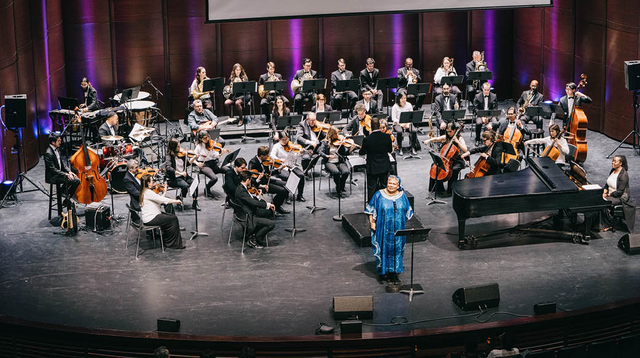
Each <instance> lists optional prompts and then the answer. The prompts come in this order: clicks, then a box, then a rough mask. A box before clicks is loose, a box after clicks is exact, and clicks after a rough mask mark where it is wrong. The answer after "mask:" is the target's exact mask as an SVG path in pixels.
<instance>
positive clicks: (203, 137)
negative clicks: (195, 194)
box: [189, 131, 225, 199]
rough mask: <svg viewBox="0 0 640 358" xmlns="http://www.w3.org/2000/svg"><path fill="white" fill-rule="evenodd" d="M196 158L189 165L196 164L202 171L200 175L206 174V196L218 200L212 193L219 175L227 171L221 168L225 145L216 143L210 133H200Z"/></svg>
mask: <svg viewBox="0 0 640 358" xmlns="http://www.w3.org/2000/svg"><path fill="white" fill-rule="evenodd" d="M196 143H197V144H196V149H195V150H194V151H195V154H196V155H195V156H194V157H193V158H191V160H189V163H191V164H193V163H195V164H196V165H197V166H198V168H199V169H200V173H202V174H204V176H206V177H207V178H209V181H208V182H207V185H206V187H205V189H204V194H205V196H210V197H212V198H214V199H217V197H216V195H214V194H213V193H212V192H211V188H212V187H213V186H214V185H215V184H216V183H217V182H218V175H217V174H220V173H224V172H225V170H224V169H222V168H220V156H221V155H222V152H223V151H224V150H225V149H223V148H222V147H223V144H221V143H216V142H215V141H214V140H213V139H211V137H210V136H209V132H207V131H200V132H198V137H197V141H196Z"/></svg>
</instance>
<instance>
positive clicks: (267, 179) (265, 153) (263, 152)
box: [248, 146, 289, 215]
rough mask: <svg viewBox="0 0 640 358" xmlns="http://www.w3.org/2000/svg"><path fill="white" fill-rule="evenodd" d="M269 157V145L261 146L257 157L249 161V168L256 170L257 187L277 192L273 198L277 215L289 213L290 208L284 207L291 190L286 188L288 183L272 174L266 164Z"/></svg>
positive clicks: (255, 180) (255, 182) (255, 184)
mask: <svg viewBox="0 0 640 358" xmlns="http://www.w3.org/2000/svg"><path fill="white" fill-rule="evenodd" d="M268 158H269V147H266V146H260V147H258V152H257V154H256V156H255V157H253V158H251V160H250V161H249V166H248V167H249V170H250V171H252V172H254V174H255V176H256V177H255V178H254V181H253V185H254V186H255V188H256V189H262V191H263V192H265V193H272V194H275V197H274V198H273V204H274V205H275V208H276V209H275V211H276V215H278V214H280V215H282V214H288V213H289V210H285V209H284V208H283V207H282V204H284V201H285V200H286V199H287V197H288V196H289V192H288V191H287V189H285V186H286V183H285V182H284V181H282V179H278V178H274V177H272V176H271V174H272V172H271V169H270V168H269V167H268V166H266V165H264V162H265V161H266V160H267V159H268Z"/></svg>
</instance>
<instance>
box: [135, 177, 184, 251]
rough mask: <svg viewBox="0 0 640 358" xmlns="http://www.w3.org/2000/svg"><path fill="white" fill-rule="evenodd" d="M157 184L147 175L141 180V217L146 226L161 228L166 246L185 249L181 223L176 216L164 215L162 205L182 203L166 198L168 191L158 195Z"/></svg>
mask: <svg viewBox="0 0 640 358" xmlns="http://www.w3.org/2000/svg"><path fill="white" fill-rule="evenodd" d="M154 186H155V183H154V181H153V177H152V176H151V175H149V174H145V175H143V176H142V178H140V210H141V212H140V217H141V219H142V222H143V223H145V225H150V226H160V230H161V231H162V240H163V241H164V246H165V247H168V248H172V249H178V250H180V249H184V248H185V246H184V244H183V243H182V234H181V233H180V222H179V221H178V217H177V216H176V215H175V214H167V213H163V212H162V211H161V210H160V204H178V205H182V201H180V200H178V199H169V198H167V197H165V196H164V195H165V194H166V191H165V192H164V193H162V195H161V194H156V193H155V192H154V191H153V190H152V189H153V188H154Z"/></svg>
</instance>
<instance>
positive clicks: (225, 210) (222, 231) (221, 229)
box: [220, 203, 227, 237]
mask: <svg viewBox="0 0 640 358" xmlns="http://www.w3.org/2000/svg"><path fill="white" fill-rule="evenodd" d="M226 213H227V204H226V203H225V204H224V208H223V209H222V221H221V222H220V237H224V214H226Z"/></svg>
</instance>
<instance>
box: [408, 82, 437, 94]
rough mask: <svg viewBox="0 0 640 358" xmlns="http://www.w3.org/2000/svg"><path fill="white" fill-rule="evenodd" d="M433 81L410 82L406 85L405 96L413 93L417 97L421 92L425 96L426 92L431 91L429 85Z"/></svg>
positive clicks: (430, 85) (431, 84)
mask: <svg viewBox="0 0 640 358" xmlns="http://www.w3.org/2000/svg"><path fill="white" fill-rule="evenodd" d="M432 86H433V83H410V84H409V85H407V96H408V95H413V96H416V97H418V96H419V95H421V94H423V95H425V96H426V94H427V93H431V87H432Z"/></svg>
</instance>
